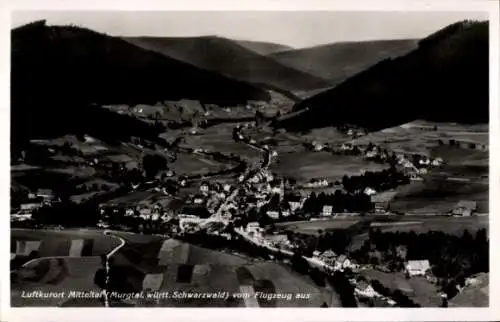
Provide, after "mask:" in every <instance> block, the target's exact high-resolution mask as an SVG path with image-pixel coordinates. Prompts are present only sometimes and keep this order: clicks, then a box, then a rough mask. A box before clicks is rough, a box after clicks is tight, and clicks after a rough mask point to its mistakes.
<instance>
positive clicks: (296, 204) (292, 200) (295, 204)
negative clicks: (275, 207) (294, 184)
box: [287, 195, 302, 211]
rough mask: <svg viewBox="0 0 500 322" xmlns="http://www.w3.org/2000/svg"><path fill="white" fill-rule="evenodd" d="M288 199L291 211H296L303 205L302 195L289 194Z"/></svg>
mask: <svg viewBox="0 0 500 322" xmlns="http://www.w3.org/2000/svg"><path fill="white" fill-rule="evenodd" d="M287 200H288V205H289V206H290V210H291V211H296V210H297V209H299V208H300V207H301V206H302V197H301V196H300V195H289V196H287Z"/></svg>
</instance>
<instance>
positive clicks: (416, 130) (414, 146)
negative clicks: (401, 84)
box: [357, 121, 489, 160]
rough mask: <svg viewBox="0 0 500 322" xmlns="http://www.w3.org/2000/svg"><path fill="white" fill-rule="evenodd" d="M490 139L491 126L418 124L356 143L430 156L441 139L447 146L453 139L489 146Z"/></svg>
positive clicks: (369, 135)
mask: <svg viewBox="0 0 500 322" xmlns="http://www.w3.org/2000/svg"><path fill="white" fill-rule="evenodd" d="M434 126H436V127H437V131H434V130H433V128H434ZM488 137H489V134H488V125H485V124H479V125H459V124H452V123H430V122H424V121H415V122H410V123H407V124H403V125H401V126H397V127H393V128H388V129H384V130H382V131H378V132H373V133H370V134H368V135H366V136H363V137H361V138H358V139H357V142H358V144H361V145H367V144H368V143H369V142H372V143H373V144H378V145H384V146H387V147H388V148H389V149H390V150H393V151H397V152H404V153H416V152H418V153H422V154H431V152H432V150H433V149H434V148H435V147H436V146H438V140H442V141H443V142H444V143H445V144H448V142H449V140H450V139H454V140H459V141H461V142H464V143H465V142H467V143H475V144H477V145H485V146H488ZM445 160H446V159H445Z"/></svg>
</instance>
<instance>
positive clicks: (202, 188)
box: [200, 182, 210, 193]
mask: <svg viewBox="0 0 500 322" xmlns="http://www.w3.org/2000/svg"><path fill="white" fill-rule="evenodd" d="M209 190H210V185H209V184H208V182H202V184H201V185H200V191H201V192H202V193H207V192H208V191H209Z"/></svg>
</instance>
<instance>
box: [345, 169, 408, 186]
mask: <svg viewBox="0 0 500 322" xmlns="http://www.w3.org/2000/svg"><path fill="white" fill-rule="evenodd" d="M408 183H410V179H409V178H408V177H407V176H406V175H405V174H404V173H401V172H399V171H397V170H396V168H395V167H393V166H391V167H390V168H389V169H384V170H382V171H379V172H372V171H366V172H365V173H364V174H362V175H359V176H350V177H349V176H347V175H344V177H343V178H342V186H343V187H344V189H345V190H347V191H348V192H356V191H360V190H364V189H365V188H367V187H370V188H372V189H375V191H385V190H390V189H393V188H396V187H398V186H400V185H404V184H408Z"/></svg>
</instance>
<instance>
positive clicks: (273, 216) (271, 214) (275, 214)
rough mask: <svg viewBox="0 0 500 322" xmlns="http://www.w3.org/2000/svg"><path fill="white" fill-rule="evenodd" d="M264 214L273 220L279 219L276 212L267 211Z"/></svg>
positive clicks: (278, 214)
mask: <svg viewBox="0 0 500 322" xmlns="http://www.w3.org/2000/svg"><path fill="white" fill-rule="evenodd" d="M266 214H267V215H268V216H269V217H271V218H273V219H279V217H280V213H279V211H277V210H268V211H267V212H266Z"/></svg>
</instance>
